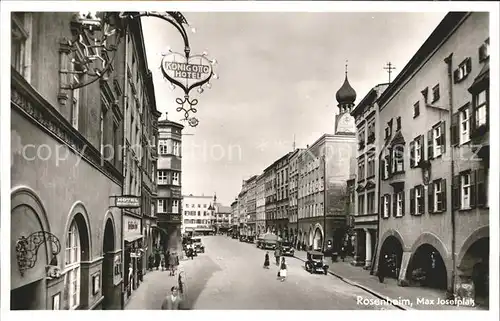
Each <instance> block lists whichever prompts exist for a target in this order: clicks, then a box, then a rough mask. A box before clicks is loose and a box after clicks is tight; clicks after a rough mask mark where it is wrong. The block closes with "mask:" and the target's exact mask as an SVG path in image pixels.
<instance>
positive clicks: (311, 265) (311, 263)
mask: <svg viewBox="0 0 500 321" xmlns="http://www.w3.org/2000/svg"><path fill="white" fill-rule="evenodd" d="M305 268H306V271H307V272H309V273H311V274H312V273H316V272H320V273H324V274H325V275H326V274H327V273H328V265H327V264H325V263H324V262H323V253H321V252H318V251H307V260H306V263H305Z"/></svg>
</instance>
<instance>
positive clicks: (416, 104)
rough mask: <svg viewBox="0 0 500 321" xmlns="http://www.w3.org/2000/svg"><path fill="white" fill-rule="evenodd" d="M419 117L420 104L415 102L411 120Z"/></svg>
mask: <svg viewBox="0 0 500 321" xmlns="http://www.w3.org/2000/svg"><path fill="white" fill-rule="evenodd" d="M419 115H420V102H418V101H417V102H416V103H415V104H414V105H413V118H416V117H418V116H419Z"/></svg>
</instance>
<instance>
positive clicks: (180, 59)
mask: <svg viewBox="0 0 500 321" xmlns="http://www.w3.org/2000/svg"><path fill="white" fill-rule="evenodd" d="M161 70H162V73H163V76H164V77H165V78H167V80H168V81H170V82H171V83H173V84H175V85H177V86H179V87H180V88H182V89H183V90H184V93H185V94H188V93H189V92H190V91H191V89H193V88H195V87H199V86H202V85H203V84H205V83H207V82H208V81H209V80H210V77H212V64H211V61H210V60H208V59H207V58H206V57H205V56H204V55H196V56H190V57H189V58H186V56H185V55H183V54H180V53H177V52H171V53H169V54H166V55H165V56H163V59H162V62H161Z"/></svg>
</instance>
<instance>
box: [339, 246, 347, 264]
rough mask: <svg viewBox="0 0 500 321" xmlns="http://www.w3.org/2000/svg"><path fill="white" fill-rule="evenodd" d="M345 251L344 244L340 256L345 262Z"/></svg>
mask: <svg viewBox="0 0 500 321" xmlns="http://www.w3.org/2000/svg"><path fill="white" fill-rule="evenodd" d="M345 253H346V249H345V246H342V247H341V248H340V258H341V259H342V262H345Z"/></svg>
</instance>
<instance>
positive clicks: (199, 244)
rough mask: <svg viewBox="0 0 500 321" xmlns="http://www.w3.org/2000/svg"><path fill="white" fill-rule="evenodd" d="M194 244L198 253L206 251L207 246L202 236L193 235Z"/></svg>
mask: <svg viewBox="0 0 500 321" xmlns="http://www.w3.org/2000/svg"><path fill="white" fill-rule="evenodd" d="M193 246H194V249H195V251H196V253H205V246H204V245H203V243H202V242H201V237H199V236H195V237H193Z"/></svg>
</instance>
